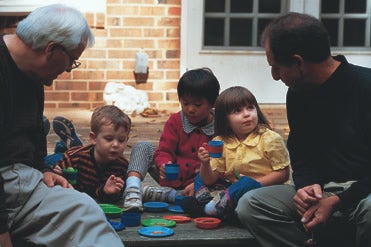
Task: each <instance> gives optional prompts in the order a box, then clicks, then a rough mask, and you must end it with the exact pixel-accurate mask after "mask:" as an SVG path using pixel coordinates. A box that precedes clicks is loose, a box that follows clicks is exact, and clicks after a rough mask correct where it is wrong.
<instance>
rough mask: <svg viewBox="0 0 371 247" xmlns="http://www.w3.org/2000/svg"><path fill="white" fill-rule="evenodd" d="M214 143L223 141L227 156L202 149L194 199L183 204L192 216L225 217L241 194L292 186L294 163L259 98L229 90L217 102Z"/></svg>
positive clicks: (243, 90)
mask: <svg viewBox="0 0 371 247" xmlns="http://www.w3.org/2000/svg"><path fill="white" fill-rule="evenodd" d="M215 134H216V135H217V136H216V137H215V138H214V140H221V141H223V142H224V146H223V155H222V157H220V158H210V153H209V151H208V144H207V143H204V145H203V146H202V147H200V148H199V150H198V157H199V159H200V160H201V167H200V173H199V175H198V176H197V177H196V179H195V197H188V198H186V199H184V200H183V202H182V208H183V210H184V211H185V212H186V213H189V214H190V215H191V216H193V217H196V216H201V215H211V216H218V217H222V218H223V217H225V216H227V215H230V214H231V213H233V211H234V208H235V206H236V205H237V202H238V200H239V199H240V198H241V196H242V195H243V194H244V193H246V192H247V191H249V190H251V189H255V188H259V187H262V186H269V185H274V184H282V183H288V182H289V176H290V159H289V154H288V151H287V149H286V145H285V142H284V140H283V138H282V137H281V136H280V135H279V134H278V133H276V132H274V131H272V130H271V129H270V126H269V123H268V121H267V119H266V117H265V116H264V114H263V113H262V111H261V110H260V107H259V105H258V103H257V101H256V98H255V96H254V95H253V94H252V93H251V92H250V91H249V90H248V89H246V88H244V87H240V86H236V87H230V88H228V89H226V90H225V91H224V92H222V93H221V94H220V95H219V97H218V98H217V100H216V102H215Z"/></svg>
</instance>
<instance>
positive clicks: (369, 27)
mask: <svg viewBox="0 0 371 247" xmlns="http://www.w3.org/2000/svg"><path fill="white" fill-rule="evenodd" d="M322 1H324V0H322ZM345 1H346V0H339V11H338V12H337V13H322V11H321V9H320V10H319V18H320V19H336V20H338V37H336V39H337V46H332V47H331V48H332V50H334V51H370V48H371V0H366V13H345ZM348 1H351V0H348ZM320 8H321V7H320ZM347 19H352V20H355V19H365V30H364V31H365V40H364V43H365V45H364V46H344V45H343V44H344V43H343V41H344V21H345V20H347Z"/></svg>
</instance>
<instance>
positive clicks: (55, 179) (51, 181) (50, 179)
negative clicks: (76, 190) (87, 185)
mask: <svg viewBox="0 0 371 247" xmlns="http://www.w3.org/2000/svg"><path fill="white" fill-rule="evenodd" d="M44 183H45V184H46V185H47V186H48V187H54V186H56V185H60V186H62V187H63V188H71V189H73V186H72V185H71V184H70V183H68V181H67V180H66V179H65V178H64V177H62V176H60V175H58V174H56V173H54V172H44Z"/></svg>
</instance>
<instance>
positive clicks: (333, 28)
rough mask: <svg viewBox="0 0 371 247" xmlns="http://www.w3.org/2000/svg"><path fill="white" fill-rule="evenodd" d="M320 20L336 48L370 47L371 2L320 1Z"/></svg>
mask: <svg viewBox="0 0 371 247" xmlns="http://www.w3.org/2000/svg"><path fill="white" fill-rule="evenodd" d="M320 16H321V20H322V22H323V24H324V25H325V26H326V28H327V30H328V31H329V33H330V37H331V45H332V46H334V47H338V48H347V47H370V46H371V43H370V42H371V41H370V37H371V1H370V0H356V1H354V0H326V1H323V0H322V1H321V14H320Z"/></svg>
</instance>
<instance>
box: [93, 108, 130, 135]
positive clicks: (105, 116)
mask: <svg viewBox="0 0 371 247" xmlns="http://www.w3.org/2000/svg"><path fill="white" fill-rule="evenodd" d="M109 124H113V125H114V127H115V129H116V130H117V129H118V128H120V127H124V128H125V130H126V131H127V132H130V130H131V119H130V118H129V116H128V115H126V114H125V113H124V112H123V111H122V110H121V109H120V108H118V107H117V106H114V105H105V106H100V107H98V108H96V109H95V110H94V112H93V115H92V116H91V120H90V130H91V131H92V132H93V133H95V134H98V133H99V130H100V128H101V127H102V126H103V125H109Z"/></svg>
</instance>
